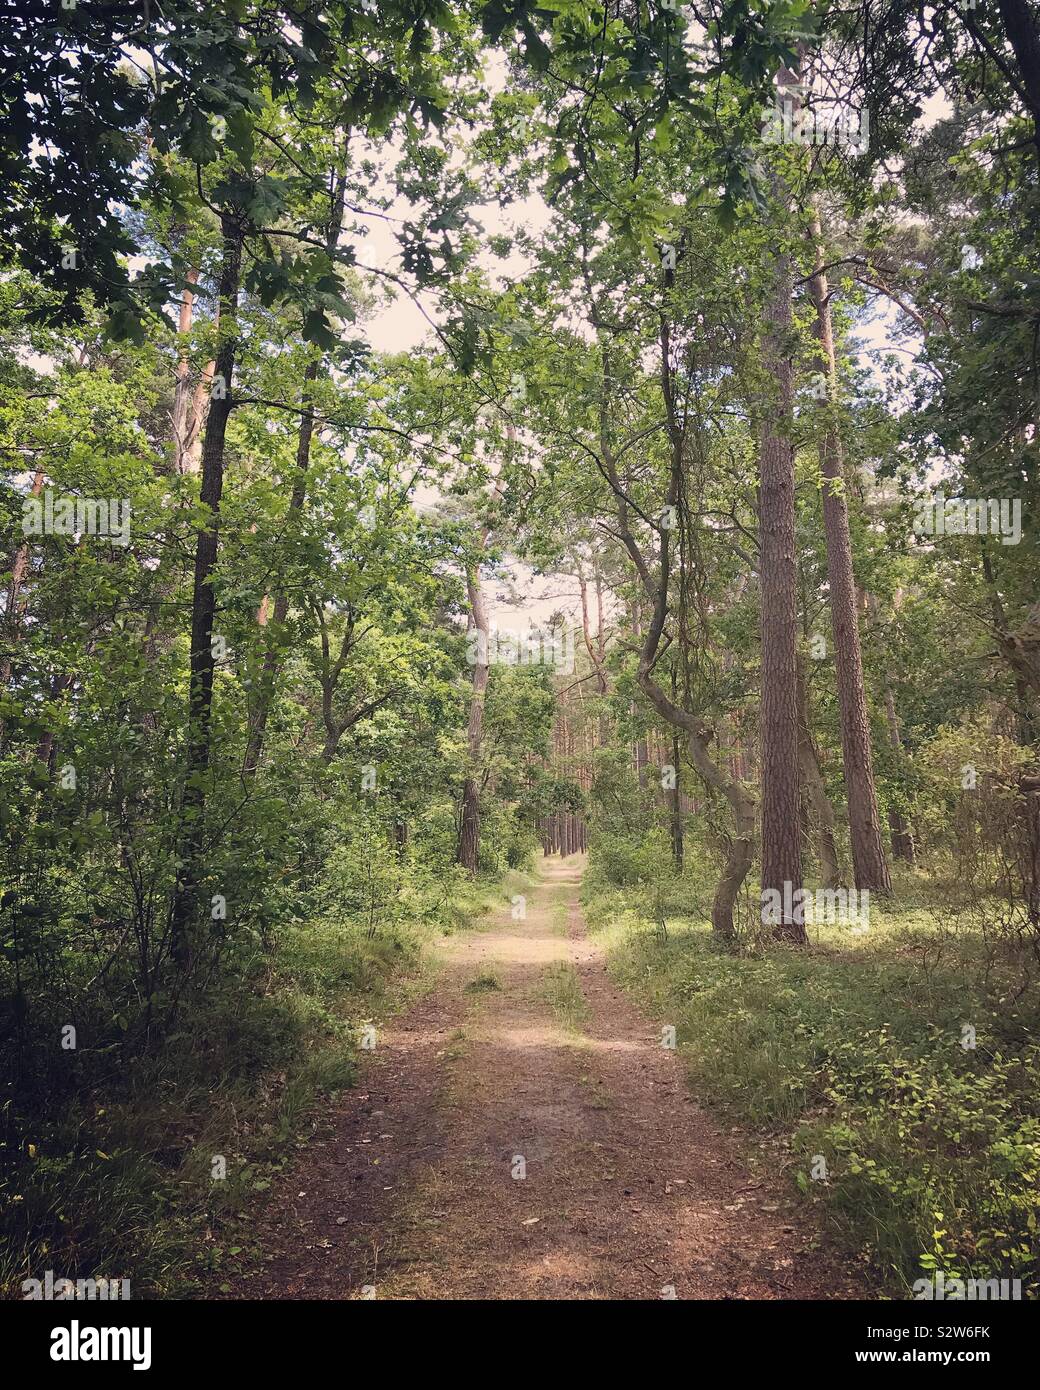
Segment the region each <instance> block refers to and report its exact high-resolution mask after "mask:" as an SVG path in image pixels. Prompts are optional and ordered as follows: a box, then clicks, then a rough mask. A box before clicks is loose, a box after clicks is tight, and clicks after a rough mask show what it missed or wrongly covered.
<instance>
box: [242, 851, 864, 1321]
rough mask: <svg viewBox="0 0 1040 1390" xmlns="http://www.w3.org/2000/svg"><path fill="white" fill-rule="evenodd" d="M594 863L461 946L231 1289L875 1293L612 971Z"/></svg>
mask: <svg viewBox="0 0 1040 1390" xmlns="http://www.w3.org/2000/svg"><path fill="white" fill-rule="evenodd" d="M581 872H582V863H581V861H580V860H579V859H572V860H565V861H562V862H561V861H559V860H545V861H544V862H543V863H542V865H541V867H540V869H539V876H538V882H537V884H536V886H535V887H534V888H533V889H532V890H531V892H530V893H529V895H528V896H527V900H526V915H525V916H524V917H523V918H522V919H521V920H513V918H512V914H511V911H510V909H509V908H506V909H505V910H504V911H503V912H502V913H496V914H494V916H493V917H492V918H491V919H490V921H491V925H490V928H489V929H487V930H483V931H480V930H477V931H471V932H466V933H464V934H462V935H460V936H458V937H455V938H451V939H449V940H448V942H447V943H446V945H445V946H444V947H443V953H444V956H445V957H446V959H445V961H444V969H443V971H442V973H441V975H440V976H439V978H438V981H437V983H436V985H435V987H434V988H433V990H432V991H431V992H430V993H429V994H428V995H426V996H425V997H424V998H423V999H421V1000H420V1001H419V1002H418V1003H417V1004H415V1005H414V1006H413V1007H412V1008H411V1009H410V1010H409V1011H408V1012H407V1013H406V1014H404V1015H402V1016H401V1017H399V1018H397V1019H395V1020H393V1022H392V1025H391V1026H390V1027H388V1028H387V1029H386V1030H385V1031H383V1032H381V1033H380V1034H379V1036H378V1042H377V1046H376V1048H375V1050H374V1052H372V1053H371V1054H370V1059H369V1058H368V1057H366V1061H365V1063H364V1066H363V1071H362V1076H361V1082H360V1086H359V1088H358V1089H357V1090H355V1091H352V1092H350V1093H348V1094H346V1095H345V1096H344V1097H342V1099H341V1100H340V1102H339V1103H338V1106H339V1108H338V1110H337V1113H336V1114H335V1115H334V1116H333V1117H332V1121H333V1125H332V1132H330V1133H329V1134H327V1135H326V1136H325V1137H323V1138H319V1139H316V1140H315V1141H314V1142H312V1143H311V1144H310V1145H309V1146H308V1147H307V1149H306V1150H305V1151H304V1153H303V1154H302V1155H301V1157H300V1160H299V1165H298V1167H297V1168H296V1169H295V1170H294V1171H293V1173H292V1174H291V1176H290V1177H289V1178H287V1179H284V1180H280V1181H279V1183H278V1184H277V1185H276V1187H275V1189H274V1191H273V1193H272V1198H271V1200H270V1202H269V1203H268V1204H267V1207H266V1209H265V1210H264V1211H263V1212H261V1213H260V1215H259V1218H258V1220H257V1221H256V1222H253V1223H251V1225H250V1237H251V1240H252V1241H254V1242H255V1246H256V1248H258V1249H259V1251H261V1252H262V1253H263V1264H262V1268H261V1269H260V1272H259V1273H255V1274H254V1275H253V1277H250V1278H246V1277H242V1278H239V1279H238V1280H237V1281H236V1283H235V1285H234V1286H233V1288H232V1291H231V1293H230V1296H231V1297H238V1298H242V1297H246V1298H256V1297H266V1298H331V1299H339V1298H362V1297H376V1298H404V1299H415V1298H433V1299H453V1298H462V1299H482V1298H493V1299H508V1298H546V1299H584V1298H647V1299H659V1298H662V1297H671V1296H672V1291H671V1290H672V1287H674V1296H675V1297H676V1298H680V1299H685V1298H738V1299H775V1298H847V1297H855V1296H857V1295H860V1296H861V1295H862V1289H861V1288H860V1287H858V1281H857V1280H856V1279H855V1277H854V1276H852V1275H851V1274H850V1273H849V1272H848V1270H847V1269H846V1268H843V1266H842V1263H841V1261H840V1260H839V1259H838V1258H837V1257H836V1256H835V1255H834V1254H833V1253H830V1252H827V1251H826V1250H825V1249H823V1248H821V1247H820V1242H819V1240H818V1237H817V1235H816V1234H815V1232H814V1231H813V1230H812V1228H811V1224H810V1222H809V1220H808V1218H807V1217H806V1216H804V1215H803V1214H798V1215H793V1214H791V1212H790V1211H787V1210H786V1209H787V1208H788V1207H789V1206H791V1204H790V1203H789V1202H788V1201H787V1199H786V1198H785V1195H784V1194H783V1193H779V1194H778V1192H777V1191H776V1190H770V1186H769V1184H768V1183H767V1182H764V1181H763V1180H761V1179H756V1180H753V1179H752V1178H751V1177H750V1176H749V1173H748V1171H747V1169H746V1167H745V1166H744V1165H743V1163H742V1162H741V1160H740V1158H739V1157H738V1146H737V1143H736V1140H735V1139H734V1137H733V1136H732V1135H730V1134H723V1133H721V1132H720V1130H719V1129H718V1127H717V1125H716V1124H715V1123H713V1122H712V1120H711V1119H710V1118H709V1117H708V1116H707V1115H706V1114H705V1113H704V1112H703V1111H701V1110H699V1109H698V1108H697V1106H696V1105H695V1104H694V1102H693V1100H692V1098H691V1096H690V1094H689V1092H688V1090H687V1087H686V1082H685V1078H684V1075H683V1068H682V1064H681V1061H680V1060H679V1059H678V1058H677V1056H676V1054H675V1052H673V1051H669V1050H667V1049H666V1048H664V1047H662V1046H661V1031H660V1027H659V1026H656V1025H654V1024H651V1023H650V1022H648V1020H647V1019H646V1018H645V1017H643V1016H642V1015H641V1014H640V1013H639V1011H638V1010H637V1009H636V1008H635V1007H634V1006H633V1004H632V1003H631V1002H630V1001H629V1000H628V999H627V998H626V997H625V996H624V995H623V994H622V993H621V992H620V990H618V989H617V988H616V987H615V986H614V984H613V983H612V982H611V980H610V979H609V977H608V975H607V973H606V970H605V967H604V961H603V953H602V950H601V949H600V947H599V946H598V945H597V944H596V942H595V941H594V940H591V939H590V938H589V937H587V936H586V935H585V930H584V924H583V920H582V915H581V909H580V907H579V903H578V886H579V883H580V880H581ZM489 973H491V974H493V979H489V978H488V975H489ZM496 983H497V986H498V987H496ZM467 986H469V988H467ZM518 1159H522V1160H523V1167H525V1168H526V1175H525V1176H523V1177H519V1176H516V1177H514V1176H513V1175H514V1173H520V1172H521V1171H522V1165H521V1164H520V1162H519V1161H518ZM223 1277H224V1278H225V1279H227V1278H228V1277H229V1275H228V1273H227V1271H225V1273H224V1276H223Z"/></svg>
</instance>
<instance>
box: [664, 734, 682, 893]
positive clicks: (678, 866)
mask: <svg viewBox="0 0 1040 1390" xmlns="http://www.w3.org/2000/svg"><path fill="white" fill-rule="evenodd" d="M679 748H680V744H679V735H678V734H677V733H673V734H672V769H673V771H674V775H675V786H674V787H670V788H669V790H668V803H669V809H670V812H671V828H672V863H673V864H674V865H675V872H676V873H677V874H681V873H682V871H683V814H682V792H681V790H680V788H679V758H680V753H679Z"/></svg>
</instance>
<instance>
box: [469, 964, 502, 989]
mask: <svg viewBox="0 0 1040 1390" xmlns="http://www.w3.org/2000/svg"><path fill="white" fill-rule="evenodd" d="M501 988H502V982H501V980H500V979H499V978H498V976H497V975H496V974H495V972H494V971H493V970H486V969H485V970H481V972H480V974H479V975H474V977H473V979H472V980H470V981H469V982H468V983H467V984H466V986H465V990H466V993H467V994H491V993H493V992H494V991H495V990H497V989H501Z"/></svg>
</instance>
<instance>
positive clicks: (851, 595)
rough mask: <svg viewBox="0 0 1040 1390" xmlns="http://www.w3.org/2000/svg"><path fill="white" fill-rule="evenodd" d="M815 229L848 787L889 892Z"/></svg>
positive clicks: (815, 295) (856, 833) (859, 881)
mask: <svg viewBox="0 0 1040 1390" xmlns="http://www.w3.org/2000/svg"><path fill="white" fill-rule="evenodd" d="M812 236H813V241H814V244H815V256H816V265H815V271H814V274H813V276H812V278H811V279H810V281H809V293H810V295H811V296H812V301H813V304H814V305H815V308H816V336H817V338H818V340H819V344H820V358H821V362H822V367H823V371H824V373H825V375H826V378H827V402H826V410H827V412H828V414H827V420H826V424H825V427H824V430H823V433H822V435H821V437H820V471H821V473H822V475H823V529H824V534H825V536H826V541H827V582H828V587H829V589H830V607H831V630H832V632H833V636H834V664H835V670H836V674H837V684H838V709H839V712H840V715H841V748H842V756H843V758H844V763H845V787H846V794H847V799H848V808H849V835H850V840H851V845H852V873H853V879H854V881H855V884H856V887H857V888H859V889H864V888H868V889H870V891H871V892H875V893H890V892H891V891H892V880H891V878H890V877H889V872H888V863H887V860H886V859H885V847H884V844H883V842H882V838H881V817H880V815H879V814H878V802H877V792H876V790H875V787H874V755H873V750H872V748H871V742H870V714H869V711H868V709H867V696H866V690H865V688H864V685H863V652H862V648H861V645H860V635H859V618H858V614H857V611H856V583H855V578H854V576H853V572H852V542H851V539H850V536H849V509H848V505H847V503H846V501H845V468H844V455H843V450H842V443H841V435H840V433H839V430H838V422H837V419H836V418H835V412H836V410H837V401H838V373H837V363H836V359H835V354H834V329H833V325H832V321H831V307H830V298H829V293H830V292H829V289H828V285H827V275H826V272H825V271H824V269H823V266H824V264H825V260H824V251H823V238H822V233H821V229H820V216H819V211H818V210H817V209H816V208H814V209H813V211H812Z"/></svg>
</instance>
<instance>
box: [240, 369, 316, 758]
mask: <svg viewBox="0 0 1040 1390" xmlns="http://www.w3.org/2000/svg"><path fill="white" fill-rule="evenodd" d="M319 366H320V363H319V362H318V360H317V359H315V360H314V361H313V362H309V363H308V364H307V370H306V371H305V372H304V377H303V389H302V392H301V401H302V406H303V414H302V415H301V416H300V430H299V434H298V436H297V440H296V476H295V479H294V481H293V490H292V496H291V497H290V499H289V512H288V518H287V520H288V523H289V527H290V529H291V526H292V523H293V522H294V521H295V520H296V519H297V518H298V517H299V516H300V514H301V513H302V511H303V504H304V502H305V501H306V498H307V474H308V472H309V470H310V464H311V440H312V439H313V437H314V390H313V388H314V383H315V381H317V379H318V369H319ZM267 602H268V600H267V595H266V594H265V595H264V607H263V608H262V610H261V612H262V615H263V616H262V617H260V616H259V615H258V621H259V622H260V624H261V626H267ZM288 613H289V595H288V594H287V593H286V592H285V590H284V589H282V590H281V591H280V592H279V593H278V594H276V595H275V600H274V623H273V627H272V630H271V633H270V635H269V638H268V642H267V647H266V650H265V651H264V663H263V667H262V668H261V671H260V682H259V690H258V691H257V701H256V705H255V707H254V709H253V713H252V717H251V718H250V721H249V737H248V739H247V741H246V753H245V758H244V760H243V763H242V776H243V777H244V778H246V779H251V778H253V777H255V775H256V770H257V768H258V767H259V766H260V758H261V755H262V754H263V750H264V736H265V734H266V732H267V720H268V716H269V715H270V712H271V701H272V700H273V698H274V691H275V685H276V684H277V681H278V674H279V672H280V670H281V664H282V663H281V656H280V653H279V647H278V643H279V642H280V640H281V633H282V628H283V626H284V623H285V619H286V617H287V616H288ZM334 754H335V748H333V750H332V754H330V759H331V756H332V755H334Z"/></svg>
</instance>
